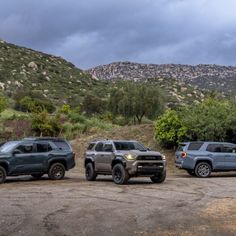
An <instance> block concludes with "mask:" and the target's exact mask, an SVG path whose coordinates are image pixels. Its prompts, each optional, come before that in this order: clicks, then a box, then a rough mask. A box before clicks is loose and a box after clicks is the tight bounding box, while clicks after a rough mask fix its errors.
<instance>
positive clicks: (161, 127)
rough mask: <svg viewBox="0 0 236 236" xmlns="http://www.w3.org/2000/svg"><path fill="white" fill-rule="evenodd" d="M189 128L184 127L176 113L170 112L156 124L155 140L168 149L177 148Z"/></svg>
mask: <svg viewBox="0 0 236 236" xmlns="http://www.w3.org/2000/svg"><path fill="white" fill-rule="evenodd" d="M187 131H188V130H187V127H185V126H184V124H183V122H182V120H181V119H180V118H179V116H178V114H177V112H176V111H173V110H169V111H167V112H166V113H164V114H163V115H162V116H161V117H159V118H158V119H157V121H156V124H155V138H156V140H157V141H158V142H159V143H160V144H161V145H162V146H165V147H167V148H170V147H173V146H176V145H177V144H178V143H179V142H182V141H183V140H184V138H185V137H186V135H187Z"/></svg>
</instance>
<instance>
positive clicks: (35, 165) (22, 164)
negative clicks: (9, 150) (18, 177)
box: [13, 143, 45, 174]
mask: <svg viewBox="0 0 236 236" xmlns="http://www.w3.org/2000/svg"><path fill="white" fill-rule="evenodd" d="M14 152H15V154H14V160H15V161H14V162H15V168H14V170H13V172H14V174H30V173H33V172H42V171H43V159H44V158H45V156H44V155H38V153H37V152H36V147H35V145H34V144H33V143H31V144H20V145H19V146H18V147H16V149H15V150H14Z"/></svg>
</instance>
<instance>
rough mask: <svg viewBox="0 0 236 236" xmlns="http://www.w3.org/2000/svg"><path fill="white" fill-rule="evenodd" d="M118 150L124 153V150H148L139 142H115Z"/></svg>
mask: <svg viewBox="0 0 236 236" xmlns="http://www.w3.org/2000/svg"><path fill="white" fill-rule="evenodd" d="M114 145H115V147H116V150H118V151H124V150H139V151H147V149H146V148H145V147H144V146H143V144H141V143H139V142H114Z"/></svg>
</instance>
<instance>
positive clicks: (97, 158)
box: [93, 142, 103, 171]
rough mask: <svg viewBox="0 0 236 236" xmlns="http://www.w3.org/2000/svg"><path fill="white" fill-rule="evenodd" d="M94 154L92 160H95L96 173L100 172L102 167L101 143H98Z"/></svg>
mask: <svg viewBox="0 0 236 236" xmlns="http://www.w3.org/2000/svg"><path fill="white" fill-rule="evenodd" d="M94 150H95V152H94V155H93V157H94V160H95V170H96V171H102V170H103V165H102V162H103V161H102V152H103V142H98V143H97V145H96V147H95V149H94Z"/></svg>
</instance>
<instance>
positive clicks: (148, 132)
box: [71, 124, 178, 173]
mask: <svg viewBox="0 0 236 236" xmlns="http://www.w3.org/2000/svg"><path fill="white" fill-rule="evenodd" d="M106 138H107V139H134V140H138V141H141V142H142V143H144V144H145V146H147V147H149V148H151V149H153V150H157V151H160V152H161V153H163V154H165V156H166V158H167V162H168V172H169V173H178V170H177V169H176V168H175V166H174V151H173V150H165V149H162V148H160V146H159V145H158V144H157V143H156V141H155V139H154V126H153V125H152V124H143V125H134V126H125V127H120V128H114V129H113V130H111V131H102V132H99V133H93V134H84V135H81V136H80V137H79V138H78V139H76V140H73V141H72V142H71V144H72V146H73V149H74V150H75V152H76V157H77V168H78V169H79V170H80V171H81V172H83V171H84V170H83V157H84V152H85V150H86V148H87V145H88V143H89V142H90V141H91V140H94V139H106Z"/></svg>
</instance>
